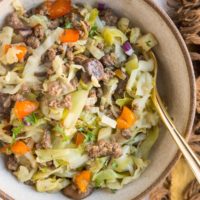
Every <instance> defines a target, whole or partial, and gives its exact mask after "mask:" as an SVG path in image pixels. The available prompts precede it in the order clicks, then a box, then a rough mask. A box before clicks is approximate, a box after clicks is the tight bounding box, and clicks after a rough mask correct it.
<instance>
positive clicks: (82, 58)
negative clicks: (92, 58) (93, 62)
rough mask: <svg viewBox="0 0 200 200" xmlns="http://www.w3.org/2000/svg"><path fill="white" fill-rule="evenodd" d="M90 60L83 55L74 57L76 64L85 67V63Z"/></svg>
mask: <svg viewBox="0 0 200 200" xmlns="http://www.w3.org/2000/svg"><path fill="white" fill-rule="evenodd" d="M87 59H88V57H87V56H85V55H83V54H79V55H76V56H75V57H74V62H75V63H76V64H78V65H83V63H84V62H85V61H86V60H87Z"/></svg>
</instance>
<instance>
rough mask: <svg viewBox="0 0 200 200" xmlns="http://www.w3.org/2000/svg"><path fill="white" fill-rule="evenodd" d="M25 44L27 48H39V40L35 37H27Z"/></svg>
mask: <svg viewBox="0 0 200 200" xmlns="http://www.w3.org/2000/svg"><path fill="white" fill-rule="evenodd" d="M25 42H26V44H27V45H28V46H30V47H32V48H33V49H36V48H38V47H39V46H40V40H39V39H38V38H37V37H35V36H29V37H28V38H27V39H26V41H25Z"/></svg>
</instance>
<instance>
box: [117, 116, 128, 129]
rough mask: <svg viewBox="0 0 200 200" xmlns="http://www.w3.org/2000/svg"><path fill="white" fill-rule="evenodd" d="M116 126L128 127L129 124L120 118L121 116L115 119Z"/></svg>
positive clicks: (120, 127)
mask: <svg viewBox="0 0 200 200" xmlns="http://www.w3.org/2000/svg"><path fill="white" fill-rule="evenodd" d="M117 128H119V129H127V128H130V125H129V124H128V123H127V121H125V120H123V119H121V118H118V119H117Z"/></svg>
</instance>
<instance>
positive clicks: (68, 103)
mask: <svg viewBox="0 0 200 200" xmlns="http://www.w3.org/2000/svg"><path fill="white" fill-rule="evenodd" d="M49 107H52V108H67V109H70V108H71V107H72V97H71V95H66V96H65V97H64V98H63V99H62V100H59V99H52V100H50V102H49Z"/></svg>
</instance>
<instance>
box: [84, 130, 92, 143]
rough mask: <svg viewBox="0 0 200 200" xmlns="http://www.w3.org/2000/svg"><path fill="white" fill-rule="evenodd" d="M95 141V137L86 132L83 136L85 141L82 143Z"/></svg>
mask: <svg viewBox="0 0 200 200" xmlns="http://www.w3.org/2000/svg"><path fill="white" fill-rule="evenodd" d="M94 140H95V135H94V133H92V132H87V133H86V134H85V141H84V142H86V143H87V142H93V141H94Z"/></svg>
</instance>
